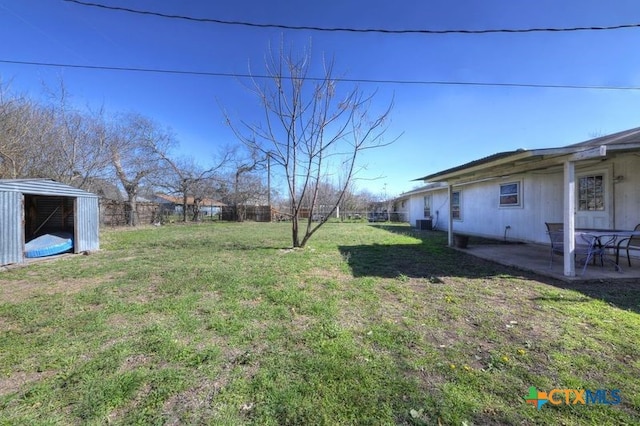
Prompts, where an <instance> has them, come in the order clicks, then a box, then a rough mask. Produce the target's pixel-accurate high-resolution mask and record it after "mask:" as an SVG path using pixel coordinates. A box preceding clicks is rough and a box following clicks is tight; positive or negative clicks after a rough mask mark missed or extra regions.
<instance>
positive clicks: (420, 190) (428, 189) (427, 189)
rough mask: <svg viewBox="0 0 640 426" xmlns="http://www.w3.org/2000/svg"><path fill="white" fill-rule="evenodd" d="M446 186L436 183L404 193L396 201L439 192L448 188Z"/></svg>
mask: <svg viewBox="0 0 640 426" xmlns="http://www.w3.org/2000/svg"><path fill="white" fill-rule="evenodd" d="M446 186H447V185H446V184H445V183H443V182H435V183H430V184H428V185H424V186H421V187H419V188H414V189H412V190H411V191H407V192H403V193H402V194H400V195H398V196H397V197H396V200H402V199H404V198H409V197H410V196H412V195H416V194H421V193H427V192H432V191H437V190H438V189H443V188H446Z"/></svg>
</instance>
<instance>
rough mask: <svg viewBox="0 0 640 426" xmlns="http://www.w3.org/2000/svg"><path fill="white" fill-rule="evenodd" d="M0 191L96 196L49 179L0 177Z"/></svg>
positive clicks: (63, 195)
mask: <svg viewBox="0 0 640 426" xmlns="http://www.w3.org/2000/svg"><path fill="white" fill-rule="evenodd" d="M0 192H21V193H23V194H32V195H52V196H62V197H90V198H98V196H97V195H96V194H93V193H91V192H87V191H84V190H82V189H79V188H76V187H73V186H70V185H67V184H64V183H60V182H56V181H54V180H51V179H0Z"/></svg>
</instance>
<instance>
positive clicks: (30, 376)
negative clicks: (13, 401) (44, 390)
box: [0, 371, 56, 396]
mask: <svg viewBox="0 0 640 426" xmlns="http://www.w3.org/2000/svg"><path fill="white" fill-rule="evenodd" d="M55 374H56V372H55V371H44V372H31V373H27V372H24V371H17V372H14V373H12V374H11V375H10V376H9V377H2V378H0V396H4V395H8V394H11V393H14V392H18V391H19V390H20V388H22V387H23V386H24V385H27V384H30V383H34V382H37V381H39V380H43V379H46V378H49V377H53V376H54V375H55Z"/></svg>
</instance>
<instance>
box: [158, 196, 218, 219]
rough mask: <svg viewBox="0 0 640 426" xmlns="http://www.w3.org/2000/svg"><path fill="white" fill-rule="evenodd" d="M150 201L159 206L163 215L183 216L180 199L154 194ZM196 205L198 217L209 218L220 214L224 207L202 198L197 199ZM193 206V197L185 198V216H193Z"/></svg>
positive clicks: (181, 200) (216, 202)
mask: <svg viewBox="0 0 640 426" xmlns="http://www.w3.org/2000/svg"><path fill="white" fill-rule="evenodd" d="M152 201H153V202H155V203H157V204H159V205H160V209H161V212H162V213H163V214H177V215H182V214H183V213H182V211H183V201H184V200H183V198H182V197H175V196H172V195H166V194H156V195H155V196H154V197H153V200H152ZM198 203H199V211H200V215H202V216H210V217H213V216H215V215H218V214H220V212H221V211H222V207H224V206H225V204H224V203H222V202H220V201H217V200H213V199H211V198H203V199H201V200H200V199H199V200H198ZM194 205H195V199H194V197H187V214H193V208H194Z"/></svg>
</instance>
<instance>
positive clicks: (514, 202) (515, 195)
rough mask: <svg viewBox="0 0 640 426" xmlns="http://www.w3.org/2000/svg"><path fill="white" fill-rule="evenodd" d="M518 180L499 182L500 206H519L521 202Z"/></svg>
mask: <svg viewBox="0 0 640 426" xmlns="http://www.w3.org/2000/svg"><path fill="white" fill-rule="evenodd" d="M520 187H521V185H520V182H509V183H503V184H500V207H519V206H520V205H522V204H521V202H522V196H521V194H520Z"/></svg>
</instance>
